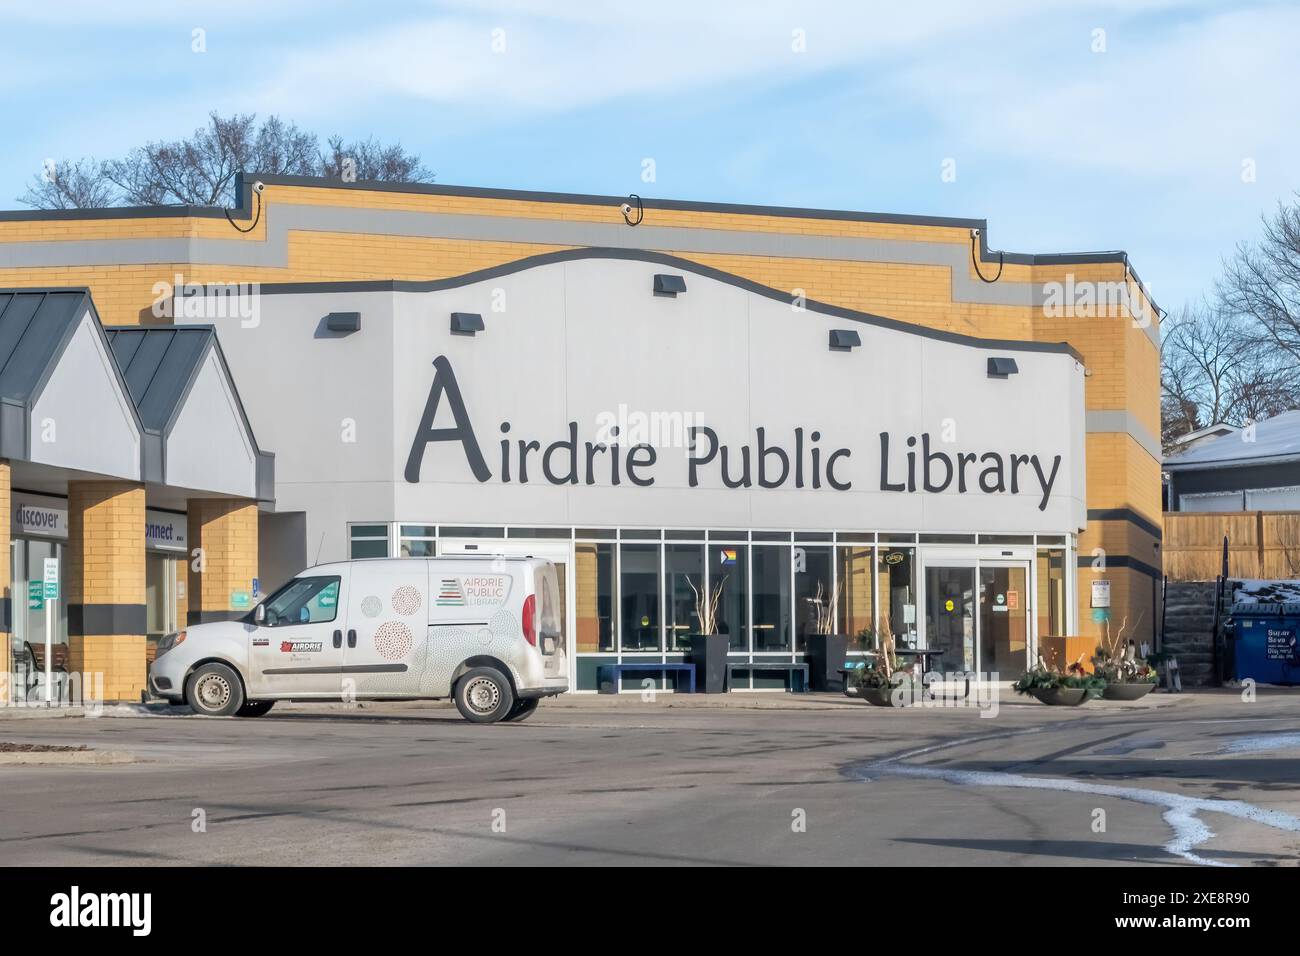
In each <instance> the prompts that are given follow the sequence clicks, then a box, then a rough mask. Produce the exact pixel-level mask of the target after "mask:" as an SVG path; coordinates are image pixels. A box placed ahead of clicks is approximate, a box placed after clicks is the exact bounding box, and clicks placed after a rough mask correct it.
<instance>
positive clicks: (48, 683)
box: [45, 558, 59, 704]
mask: <svg viewBox="0 0 1300 956" xmlns="http://www.w3.org/2000/svg"><path fill="white" fill-rule="evenodd" d="M58 599H59V559H58V558H46V559H45V703H47V704H48V703H49V702H50V701H51V700H53V698H54V602H55V601H57V600H58Z"/></svg>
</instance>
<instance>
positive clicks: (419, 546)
mask: <svg viewBox="0 0 1300 956" xmlns="http://www.w3.org/2000/svg"><path fill="white" fill-rule="evenodd" d="M437 531H438V529H437V528H435V527H434V526H433V525H424V524H404V525H399V526H398V532H399V533H398V541H397V553H398V555H399V556H400V557H403V558H432V557H433V556H434V555H435V554H436V553H437V549H436V548H435V546H434V539H435V538H436V537H437Z"/></svg>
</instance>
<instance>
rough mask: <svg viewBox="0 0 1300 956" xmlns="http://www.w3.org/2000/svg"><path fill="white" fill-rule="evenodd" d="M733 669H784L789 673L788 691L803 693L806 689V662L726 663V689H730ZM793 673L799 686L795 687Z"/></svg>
mask: <svg viewBox="0 0 1300 956" xmlns="http://www.w3.org/2000/svg"><path fill="white" fill-rule="evenodd" d="M733 671H785V672H786V673H788V674H789V675H790V693H792V694H795V693H798V694H804V693H807V691H808V665H807V664H784V663H779V662H777V661H772V662H770V663H769V662H767V661H762V662H759V663H753V664H747V663H743V662H740V661H732V662H729V663H728V664H727V690H731V681H732V672H733ZM795 675H798V677H799V688H798V690H796V689H795Z"/></svg>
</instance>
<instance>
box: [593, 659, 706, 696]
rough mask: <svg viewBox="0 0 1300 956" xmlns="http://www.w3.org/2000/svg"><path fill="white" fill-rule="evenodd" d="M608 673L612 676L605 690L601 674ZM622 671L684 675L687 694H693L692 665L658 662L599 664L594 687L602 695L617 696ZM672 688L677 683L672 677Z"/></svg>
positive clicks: (693, 673)
mask: <svg viewBox="0 0 1300 956" xmlns="http://www.w3.org/2000/svg"><path fill="white" fill-rule="evenodd" d="M606 671H609V672H610V673H611V675H612V677H611V680H610V684H611V689H610V690H605V682H604V679H603V674H604V673H605V672H606ZM624 671H673V672H674V673H676V674H682V673H684V674H685V675H686V680H687V688H688V690H687V693H690V694H694V693H695V665H694V664H663V663H660V662H659V661H635V662H633V661H624V662H622V663H618V664H601V665H599V666H598V667H597V668H596V687H597V689H598V690H599V692H600V693H602V694H617V693H618V685H619V681H620V680H621V679H622V676H623V672H624ZM673 688H674V689H677V681H676V678H675V677H674V680H673Z"/></svg>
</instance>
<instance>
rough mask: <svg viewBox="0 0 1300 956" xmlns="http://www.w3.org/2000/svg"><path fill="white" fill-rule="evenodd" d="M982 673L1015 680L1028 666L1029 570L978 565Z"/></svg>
mask: <svg viewBox="0 0 1300 956" xmlns="http://www.w3.org/2000/svg"><path fill="white" fill-rule="evenodd" d="M979 575H980V602H979V636H980V654H979V658H980V667H979V669H980V670H981V671H985V672H990V673H991V672H997V673H998V675H999V677H1000V679H1001V680H1014V679H1015V678H1016V677H1017V676H1019V674H1020V673H1021V672H1022V671H1024V670H1025V668H1026V667H1028V665H1029V609H1028V607H1027V605H1028V603H1029V600H1028V598H1029V587H1028V584H1029V566H1028V565H1027V564H1024V563H1021V562H1015V563H1012V562H1006V563H992V562H988V561H981V562H980V566H979Z"/></svg>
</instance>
